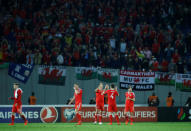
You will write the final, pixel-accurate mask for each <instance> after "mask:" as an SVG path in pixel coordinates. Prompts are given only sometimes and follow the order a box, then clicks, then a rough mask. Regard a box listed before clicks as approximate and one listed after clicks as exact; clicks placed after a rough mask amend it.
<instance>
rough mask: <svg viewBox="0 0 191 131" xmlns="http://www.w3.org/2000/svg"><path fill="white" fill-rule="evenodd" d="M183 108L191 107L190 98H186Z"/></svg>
mask: <svg viewBox="0 0 191 131" xmlns="http://www.w3.org/2000/svg"><path fill="white" fill-rule="evenodd" d="M185 106H188V107H191V97H188V99H187V101H186V104H185Z"/></svg>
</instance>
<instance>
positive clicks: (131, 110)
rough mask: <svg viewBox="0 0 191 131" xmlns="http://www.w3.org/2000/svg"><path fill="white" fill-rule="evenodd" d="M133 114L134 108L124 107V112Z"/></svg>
mask: <svg viewBox="0 0 191 131" xmlns="http://www.w3.org/2000/svg"><path fill="white" fill-rule="evenodd" d="M128 111H129V112H134V106H133V105H132V106H131V105H125V112H128Z"/></svg>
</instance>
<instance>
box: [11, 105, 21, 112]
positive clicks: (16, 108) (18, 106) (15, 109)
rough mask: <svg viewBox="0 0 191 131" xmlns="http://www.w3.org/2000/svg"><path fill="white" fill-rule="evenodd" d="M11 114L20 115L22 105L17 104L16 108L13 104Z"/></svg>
mask: <svg viewBox="0 0 191 131" xmlns="http://www.w3.org/2000/svg"><path fill="white" fill-rule="evenodd" d="M12 112H14V113H21V112H22V105H21V104H17V106H15V104H13V107H12Z"/></svg>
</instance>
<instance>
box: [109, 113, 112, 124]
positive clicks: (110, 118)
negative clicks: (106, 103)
mask: <svg viewBox="0 0 191 131" xmlns="http://www.w3.org/2000/svg"><path fill="white" fill-rule="evenodd" d="M109 120H110V123H112V115H109Z"/></svg>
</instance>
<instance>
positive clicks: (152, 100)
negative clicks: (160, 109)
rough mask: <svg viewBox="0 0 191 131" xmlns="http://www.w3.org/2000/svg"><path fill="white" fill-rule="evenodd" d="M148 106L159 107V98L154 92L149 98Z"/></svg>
mask: <svg viewBox="0 0 191 131" xmlns="http://www.w3.org/2000/svg"><path fill="white" fill-rule="evenodd" d="M148 105H149V106H158V105H159V98H158V96H156V95H155V93H154V92H153V94H152V95H151V96H149V98H148Z"/></svg>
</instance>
